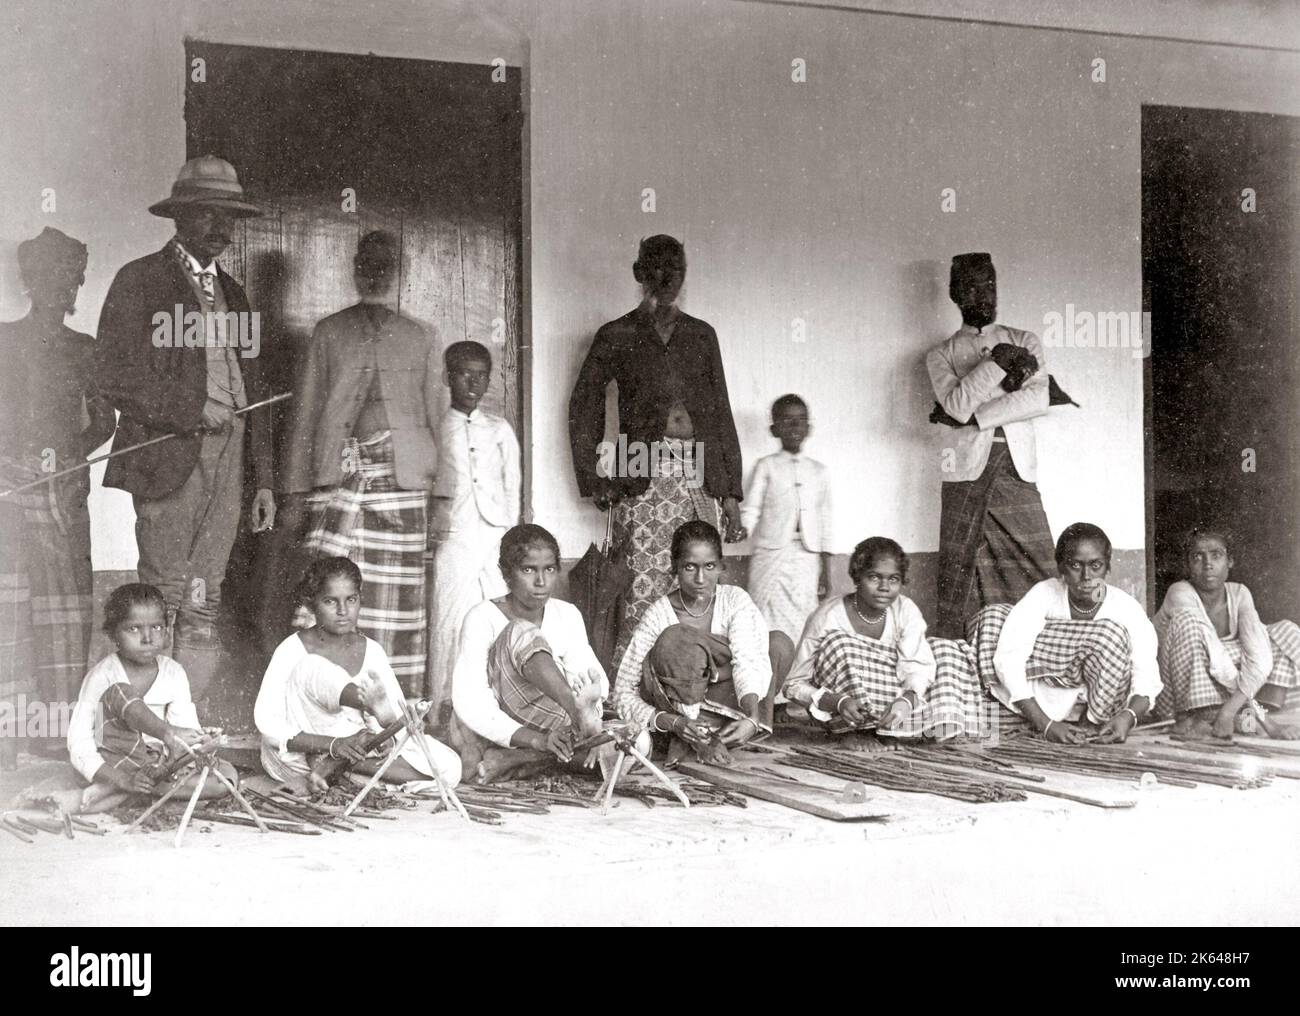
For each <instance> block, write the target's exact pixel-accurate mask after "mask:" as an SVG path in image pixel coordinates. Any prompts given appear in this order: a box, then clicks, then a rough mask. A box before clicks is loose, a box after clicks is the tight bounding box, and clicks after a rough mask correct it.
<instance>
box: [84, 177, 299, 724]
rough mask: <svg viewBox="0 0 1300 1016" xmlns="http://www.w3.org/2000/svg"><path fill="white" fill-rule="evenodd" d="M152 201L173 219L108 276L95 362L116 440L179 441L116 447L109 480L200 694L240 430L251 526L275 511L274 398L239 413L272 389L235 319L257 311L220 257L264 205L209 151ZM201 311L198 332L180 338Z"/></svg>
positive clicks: (243, 323) (178, 654)
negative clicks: (127, 499)
mask: <svg viewBox="0 0 1300 1016" xmlns="http://www.w3.org/2000/svg"><path fill="white" fill-rule="evenodd" d="M149 211H150V212H151V213H153V214H154V215H157V216H161V217H162V218H166V219H172V220H173V221H174V222H175V224H176V234H175V235H174V236H173V237H172V238H171V239H170V240H168V241H167V243H166V244H165V245H164V246H163V248H162V249H161V250H159V251H156V252H155V253H153V254H148V255H146V256H145V257H142V258H139V259H138V260H135V261H132V262H131V263H130V264H128V265H126V266H125V267H124V268H123V269H122V270H121V271H119V272H118V273H117V276H116V278H114V279H113V284H112V285H111V286H110V287H109V290H108V295H107V297H105V299H104V308H103V310H102V311H101V313H100V317H99V349H98V356H97V357H96V367H97V369H98V372H99V374H98V381H99V384H100V387H101V389H102V390H103V392H104V395H105V396H106V397H107V398H108V400H109V401H110V402H111V403H112V404H113V407H114V408H115V409H117V410H118V412H119V413H120V414H121V417H120V420H119V421H118V430H117V439H116V441H115V442H114V445H113V448H114V450H115V451H116V450H118V449H121V448H126V447H128V446H130V445H134V444H138V443H140V442H142V441H148V440H150V439H152V438H157V437H163V436H170V437H171V440H168V441H163V442H160V443H158V444H155V445H151V446H149V447H148V448H143V449H141V450H139V451H136V452H131V453H130V454H128V455H122V456H120V457H118V458H115V459H112V460H110V462H109V464H108V468H107V471H106V472H105V474H104V486H106V487H118V488H120V489H122V490H125V491H128V492H129V493H130V494H131V496H132V500H133V502H134V504H135V514H136V523H135V536H136V543H137V545H138V547H139V554H140V559H139V564H138V566H137V567H138V571H139V575H140V581H141V582H147V583H149V584H151V585H154V586H157V587H158V588H159V589H160V590H162V593H163V596H164V597H165V598H166V600H167V604H168V613H169V615H170V617H171V618H172V619H173V622H174V624H173V631H172V635H173V650H172V655H173V656H174V657H175V659H176V660H177V661H178V662H179V663H180V664H181V665H182V666H183V667H184V668H185V671H186V673H187V675H188V676H189V681H190V687H191V690H192V693H193V695H194V698H195V699H196V700H200V699H202V698H203V697H204V694H205V691H206V689H207V686H208V683H209V681H210V680H211V678H212V676H213V674H214V672H215V670H216V667H217V665H218V661H219V656H220V649H221V646H220V641H219V638H218V636H217V632H216V630H215V626H216V620H217V611H218V608H219V607H220V603H221V584H222V581H223V580H224V578H225V574H226V564H227V561H228V559H229V557H230V551H231V548H232V546H233V545H234V542H235V537H236V535H237V533H238V530H239V516H240V509H241V503H242V495H243V482H244V455H245V441H246V440H247V443H248V449H247V452H248V454H249V455H250V456H251V458H252V462H253V470H254V474H255V477H256V485H257V493H256V496H255V497H254V499H253V502H252V510H251V525H252V529H253V532H262V531H264V530H267V529H270V528H271V526H272V524H273V523H274V521H275V498H274V496H273V495H272V493H271V486H272V483H271V433H270V426H271V418H270V411H269V409H259V410H255V411H254V412H252V413H249V414H237V410H240V409H243V408H244V407H245V406H248V405H251V404H253V403H255V402H258V401H260V400H262V399H263V398H265V397H266V394H267V393H266V392H265V391H264V390H263V387H262V384H261V381H260V378H259V374H258V363H257V359H256V356H250V355H247V354H248V353H249V352H250V350H248V349H243V348H241V346H240V336H236V335H235V334H234V333H233V332H232V331H231V326H232V324H233V325H235V326H236V327H238V328H239V331H240V332H241V333H242V334H245V335H246V334H247V331H246V329H247V327H248V325H247V319H248V317H249V315H250V313H251V312H250V309H249V305H248V299H247V297H246V296H245V295H244V291H243V289H242V288H241V287H240V285H239V283H237V282H236V281H235V280H234V279H232V278H231V277H230V276H229V275H227V274H226V272H225V271H224V270H223V269H222V268H221V266H220V265H218V264H217V257H218V256H219V255H220V254H221V252H222V251H224V250H225V249H226V247H227V246H229V244H230V240H231V233H232V231H233V227H234V224H235V220H236V219H237V218H243V217H247V216H253V215H259V214H261V210H260V209H259V208H258V207H257V206H256V205H254V204H252V203H251V202H249V201H248V200H246V199H245V197H244V191H243V188H242V187H241V186H240V184H239V178H238V177H237V176H236V174H235V168H234V167H233V166H232V165H230V163H228V162H226V161H225V160H224V159H219V158H217V157H216V156H212V155H206V156H202V157H200V158H197V159H191V160H190V161H189V162H187V163H185V165H184V166H183V167H181V171H180V173H179V174H178V175H177V177H176V182H175V183H174V184H173V185H172V192H171V195H170V197H168V198H166V199H164V200H162V201H159V202H158V203H157V204H155V205H153V206H151V207H150V209H149ZM195 320H201V322H202V340H203V341H202V342H195V341H189V339H190V338H192V336H189V337H187V339H186V340H184V341H182V340H181V338H180V336H181V335H182V332H183V331H185V330H186V329H187V328H188V327H189V326H190V323H191V322H192V321H195ZM253 351H254V352H255V350H253ZM241 354H242V355H241Z"/></svg>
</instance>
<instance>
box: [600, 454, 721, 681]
mask: <svg viewBox="0 0 1300 1016" xmlns="http://www.w3.org/2000/svg"><path fill="white" fill-rule="evenodd" d="M664 445H665V446H666V447H668V448H669V449H670V450H672V451H673V452H674V453H676V454H678V455H680V456H681V459H673V460H671V461H670V462H669V464H668V466H667V467H660V468H657V469H656V470H655V475H654V476H652V477H651V478H650V486H649V487H647V488H646V490H645V493H643V494H642V495H640V496H639V497H636V498H632V499H630V500H626V501H620V502H619V503H618V504H617V505H616V506H615V508H614V543H615V545H616V546H620V547H622V548H623V549H624V552H625V553H626V554H627V562H628V565H629V567H631V569H632V584H631V585H630V586H629V587H628V590H627V592H626V593H625V594H624V596H623V603H622V615H621V618H620V622H619V631H618V642H617V644H616V645H615V647H614V659H613V663H612V672H617V670H618V665H619V662H620V661H621V660H622V659H623V653H624V652H626V650H627V645H628V643H629V642H630V641H632V633H633V632H634V631H635V630H636V626H637V624H638V623H639V622H640V620H641V616H642V615H643V614H644V613H645V612H646V610H647V608H648V607H649V606H650V604H652V603H654V602H655V601H656V600H658V599H659V598H660V597H661V596H667V595H668V593H669V591H670V590H671V589H672V588H673V581H674V580H673V561H672V539H673V533H675V532H676V531H677V527H678V526H680V525H681V524H682V523H684V522H690V521H691V520H692V519H703V520H704V521H705V522H707V523H709V524H710V525H712V526H718V525H719V524H720V521H721V516H722V513H721V508H720V506H719V504H718V501H717V499H716V498H714V497H711V496H710V495H709V494H708V493H707V492H706V491H705V490H704V488H703V487H702V486H700V485H699V483H700V480H699V477H700V473H701V472H702V470H699V469H697V468H696V467H695V465H694V462H695V453H694V449H693V446H692V445H691V443H690V442H682V441H668V440H665V441H664ZM674 463H678V464H679V468H672V466H673V464H674Z"/></svg>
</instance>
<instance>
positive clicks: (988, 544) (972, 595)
mask: <svg viewBox="0 0 1300 1016" xmlns="http://www.w3.org/2000/svg"><path fill="white" fill-rule="evenodd" d="M1055 552H1056V547H1055V544H1054V543H1053V541H1052V531H1051V529H1050V528H1049V527H1048V524H1047V514H1046V513H1045V512H1044V511H1043V499H1042V497H1041V496H1040V495H1039V493H1038V488H1037V487H1036V486H1035V485H1034V484H1032V483H1026V482H1025V481H1024V480H1022V479H1020V477H1019V476H1018V475H1017V474H1016V471H1015V466H1014V465H1013V464H1012V461H1011V452H1010V451H1008V450H1007V445H1006V442H1004V441H995V442H994V443H993V446H992V448H991V449H990V451H989V460H988V464H987V465H986V466H985V467H984V472H983V473H981V474H980V478H979V479H978V480H971V481H968V482H949V483H945V484H943V492H942V505H941V508H940V515H939V605H938V616H937V619H936V622H935V626H934V629H933V630H934V632H935V634H936V635H939V636H942V637H944V638H951V639H959V638H961V637H962V633H963V623H969V621H970V618H971V617H972V616H973V615H974V614H975V612H976V611H977V610H978V609H979V608H980V607H982V606H985V605H987V604H990V603H1015V602H1016V601H1017V600H1019V599H1020V598H1021V597H1022V596H1024V595H1025V593H1027V592H1029V590H1030V589H1031V588H1032V587H1033V585H1034V584H1035V583H1036V582H1040V581H1042V580H1043V579H1045V578H1050V577H1051V576H1052V575H1053V574H1055V572H1056V568H1055V563H1054V562H1055Z"/></svg>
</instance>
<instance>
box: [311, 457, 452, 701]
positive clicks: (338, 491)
mask: <svg viewBox="0 0 1300 1016" xmlns="http://www.w3.org/2000/svg"><path fill="white" fill-rule="evenodd" d="M344 458H345V461H347V462H348V463H349V465H350V466H351V467H352V470H351V472H350V473H348V474H347V475H346V476H345V478H344V480H343V483H341V484H340V485H339V486H337V487H335V488H334V489H333V490H331V491H329V493H328V494H326V495H324V496H323V497H318V498H315V499H313V505H312V519H311V528H310V532H309V533H308V535H307V539H306V542H305V544H304V546H305V548H306V550H307V551H308V552H309V553H314V554H321V555H328V556H336V557H346V558H348V559H350V560H351V561H353V562H355V563H356V565H357V567H359V568H360V569H361V578H362V582H363V584H362V587H361V616H360V618H359V621H358V625H357V626H358V628H360V630H361V631H363V632H364V633H365V634H367V635H369V636H370V637H371V638H373V639H374V640H375V641H376V642H378V643H379V644H380V645H381V646H383V647H384V652H386V653H387V654H388V659H389V662H390V663H391V664H392V666H393V673H395V674H396V675H397V679H398V681H399V682H400V684H401V686H402V691H403V692H404V693H405V694H407V695H419V694H421V693H422V691H423V683H424V667H425V657H426V641H425V640H426V637H427V627H428V625H427V619H426V607H425V593H424V591H425V563H424V556H425V549H426V547H427V545H428V531H427V521H426V511H427V507H428V495H427V494H426V492H424V491H421V490H402V489H400V488H399V487H398V486H397V482H396V474H395V470H394V467H393V440H392V435H391V432H390V431H384V432H383V433H381V434H378V435H375V436H373V437H371V438H369V439H367V440H366V441H364V442H358V441H357V440H356V439H355V438H353V439H350V440H349V441H348V444H347V447H346V449H345V452H344Z"/></svg>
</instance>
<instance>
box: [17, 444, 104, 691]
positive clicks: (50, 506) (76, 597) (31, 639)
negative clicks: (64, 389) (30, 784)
mask: <svg viewBox="0 0 1300 1016" xmlns="http://www.w3.org/2000/svg"><path fill="white" fill-rule="evenodd" d="M5 464H6V463H4V462H0V486H3V487H4V488H5V489H9V488H10V487H13V486H18V485H19V484H21V483H22V482H25V477H26V472H25V471H23V470H21V469H6V468H4V466H5ZM89 489H90V481H89V477H88V475H87V473H86V472H84V471H83V472H82V473H79V474H74V475H72V476H68V477H64V478H61V479H59V480H56V481H54V482H53V484H46V485H44V486H41V487H36V488H33V489H32V490H29V491H25V492H24V493H22V494H15V495H12V496H11V497H8V498H6V499H5V501H4V502H3V507H2V508H0V697H3V698H7V699H12V697H13V696H14V695H16V694H18V693H25V694H27V695H28V696H30V697H35V698H37V699H39V700H41V701H42V702H45V703H47V704H48V705H49V706H50V707H51V708H54V707H56V706H57V705H58V704H70V703H74V702H76V700H77V693H78V691H79V690H80V687H81V679H82V677H83V676H84V675H85V672H86V657H87V654H88V651H89V647H90V635H91V625H92V622H93V613H94V606H93V601H92V596H91V588H92V582H93V573H92V571H91V563H90V515H89V512H88V511H87V508H86V496H87V494H88V492H89Z"/></svg>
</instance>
